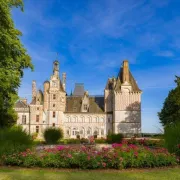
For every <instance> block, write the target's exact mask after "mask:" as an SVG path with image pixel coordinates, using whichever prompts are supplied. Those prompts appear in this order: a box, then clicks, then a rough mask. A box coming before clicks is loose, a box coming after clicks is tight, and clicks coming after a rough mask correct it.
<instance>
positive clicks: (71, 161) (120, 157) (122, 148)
mask: <svg viewBox="0 0 180 180" xmlns="http://www.w3.org/2000/svg"><path fill="white" fill-rule="evenodd" d="M2 160H3V163H4V165H15V166H24V167H54V168H81V169H98V168H113V169H120V168H132V167H136V168H142V167H160V166H169V165H176V164H177V160H176V156H175V155H173V154H170V153H168V152H167V150H166V149H163V148H161V149H149V148H147V147H144V146H136V145H128V144H113V145H112V148H102V149H101V150H98V151H97V150H96V149H95V148H93V147H85V146H81V147H68V146H58V147H56V148H52V149H46V150H43V151H42V152H40V153H37V152H35V151H31V150H29V149H28V150H26V151H25V152H21V153H18V154H13V155H8V156H4V157H3V158H2Z"/></svg>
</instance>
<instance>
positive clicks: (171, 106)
mask: <svg viewBox="0 0 180 180" xmlns="http://www.w3.org/2000/svg"><path fill="white" fill-rule="evenodd" d="M175 83H176V84H177V87H176V88H174V89H172V90H171V91H170V92H169V94H168V97H167V98H166V99H165V101H164V105H163V108H162V110H161V112H159V113H158V116H159V119H160V122H161V123H162V125H163V126H166V125H168V124H174V123H176V122H177V121H180V77H178V76H176V79H175Z"/></svg>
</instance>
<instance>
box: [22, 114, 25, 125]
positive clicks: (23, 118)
mask: <svg viewBox="0 0 180 180" xmlns="http://www.w3.org/2000/svg"><path fill="white" fill-rule="evenodd" d="M22 124H26V115H22Z"/></svg>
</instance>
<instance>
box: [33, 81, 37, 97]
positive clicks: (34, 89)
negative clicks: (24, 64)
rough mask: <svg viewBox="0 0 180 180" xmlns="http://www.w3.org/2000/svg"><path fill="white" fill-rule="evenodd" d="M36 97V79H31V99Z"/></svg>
mask: <svg viewBox="0 0 180 180" xmlns="http://www.w3.org/2000/svg"><path fill="white" fill-rule="evenodd" d="M35 98H36V81H34V80H33V81H32V99H35Z"/></svg>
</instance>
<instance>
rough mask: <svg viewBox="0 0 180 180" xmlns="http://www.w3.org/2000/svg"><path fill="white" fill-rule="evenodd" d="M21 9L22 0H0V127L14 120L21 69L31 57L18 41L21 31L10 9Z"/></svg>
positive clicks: (26, 65) (21, 75) (29, 64)
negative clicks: (15, 23)
mask: <svg viewBox="0 0 180 180" xmlns="http://www.w3.org/2000/svg"><path fill="white" fill-rule="evenodd" d="M13 7H15V8H20V9H21V10H23V0H0V127H4V126H11V125H12V124H14V123H15V122H16V118H17V116H16V113H15V111H14V109H13V107H14V104H15V101H16V100H17V99H18V93H17V91H18V87H19V86H20V83H21V78H22V77H23V69H25V68H31V69H32V70H33V65H32V63H31V58H30V56H29V55H28V54H27V52H26V49H25V48H24V46H23V45H22V43H21V41H20V36H21V35H22V33H21V32H20V31H19V30H17V29H16V28H15V26H14V22H13V20H12V14H11V9H12V8H13Z"/></svg>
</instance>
